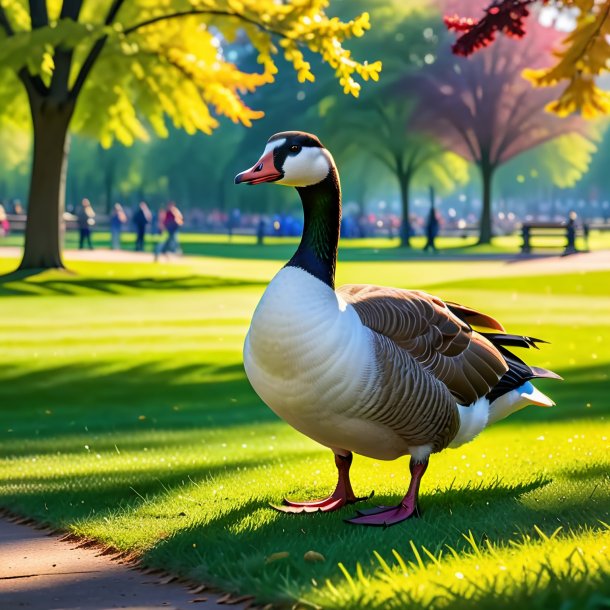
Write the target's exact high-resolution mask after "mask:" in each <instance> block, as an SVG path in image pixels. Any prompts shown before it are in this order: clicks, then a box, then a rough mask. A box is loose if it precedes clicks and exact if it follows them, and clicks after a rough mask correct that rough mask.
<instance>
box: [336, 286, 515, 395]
mask: <svg viewBox="0 0 610 610" xmlns="http://www.w3.org/2000/svg"><path fill="white" fill-rule="evenodd" d="M337 293H338V294H340V295H341V297H342V298H343V299H344V300H345V301H346V302H347V303H350V304H351V305H352V306H353V307H354V309H355V310H356V312H357V314H358V316H359V317H360V319H361V321H362V323H363V324H364V325H365V326H367V327H368V328H370V329H371V330H373V331H375V332H377V333H380V334H382V335H384V336H386V337H388V338H389V339H391V340H392V341H393V342H394V343H395V344H396V345H397V346H398V347H400V348H402V349H404V350H405V351H407V352H408V353H409V355H410V356H411V357H412V358H413V359H414V360H416V361H417V362H418V363H419V364H420V365H421V366H422V367H423V368H425V369H427V370H428V371H430V372H431V373H433V374H434V376H435V377H436V378H437V379H439V380H440V381H442V382H443V383H444V384H445V385H446V386H447V388H448V389H449V391H450V392H451V394H452V395H453V396H454V397H455V399H456V400H457V401H458V402H459V403H460V404H462V405H469V404H472V403H473V402H475V401H476V400H477V399H479V398H481V397H483V396H485V395H486V394H487V393H488V392H489V391H490V390H491V389H492V388H493V387H494V386H495V385H496V384H497V383H498V381H499V379H500V378H501V377H502V375H503V374H504V373H505V372H506V371H507V370H508V366H507V364H506V362H505V360H504V358H503V356H502V354H501V353H500V352H499V351H498V349H497V348H496V347H494V345H492V343H491V342H490V341H488V340H487V339H486V338H485V337H483V336H482V335H480V334H479V333H477V332H476V331H474V330H473V329H472V328H471V326H470V325H469V324H468V323H467V322H465V321H463V320H461V319H460V318H459V317H458V316H457V315H455V314H454V313H453V312H452V311H451V309H453V308H459V311H460V313H463V312H464V311H467V312H468V314H469V316H470V317H471V318H472V319H473V320H480V321H482V320H485V322H486V324H485V325H486V326H487V327H491V328H497V329H498V330H499V329H501V328H502V325H501V324H500V323H499V322H497V321H496V320H494V319H493V318H490V317H489V316H486V315H485V314H480V313H479V312H476V311H474V310H471V309H469V308H463V307H461V306H459V305H455V304H452V305H451V309H450V308H449V307H448V306H447V305H446V304H445V303H444V302H443V301H442V300H441V299H439V298H438V297H435V296H432V295H429V294H427V293H425V292H420V291H417V290H401V289H398V288H387V287H384V286H374V285H365V284H349V285H346V286H341V287H340V288H339V289H338V290H337ZM502 330H503V329H502Z"/></svg>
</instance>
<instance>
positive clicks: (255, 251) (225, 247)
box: [181, 239, 552, 263]
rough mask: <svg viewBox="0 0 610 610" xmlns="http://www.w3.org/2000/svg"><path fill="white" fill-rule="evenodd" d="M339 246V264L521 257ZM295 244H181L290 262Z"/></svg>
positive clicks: (192, 249)
mask: <svg viewBox="0 0 610 610" xmlns="http://www.w3.org/2000/svg"><path fill="white" fill-rule="evenodd" d="M343 243H344V242H340V243H339V262H340V263H341V262H372V261H375V262H382V261H405V260H417V261H476V260H481V261H484V260H506V261H512V260H514V259H516V258H518V259H519V260H522V259H523V258H524V257H523V256H522V255H520V254H519V252H517V251H515V252H501V251H500V252H498V251H495V252H493V251H491V252H490V251H489V250H480V249H478V247H477V246H467V245H466V246H455V247H451V248H445V249H442V250H439V251H438V252H436V253H429V252H423V251H422V249H421V248H403V247H389V248H386V247H381V248H375V247H359V246H351V245H350V246H348V247H342V245H343ZM297 245H298V239H296V240H292V241H291V242H288V243H270V244H265V245H263V246H259V245H256V244H238V243H235V244H233V243H218V242H210V243H205V242H203V243H202V242H188V241H182V242H181V246H182V249H183V252H184V254H187V255H190V256H210V257H220V258H232V259H258V260H278V261H282V260H284V261H286V260H289V259H290V258H291V257H292V255H293V254H294V251H295V250H296V248H297ZM548 256H552V254H549V253H536V254H532V255H528V257H526V258H545V257H548Z"/></svg>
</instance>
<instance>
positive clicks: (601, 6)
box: [523, 0, 610, 119]
mask: <svg viewBox="0 0 610 610" xmlns="http://www.w3.org/2000/svg"><path fill="white" fill-rule="evenodd" d="M570 4H571V5H572V6H575V7H577V8H579V9H580V13H579V15H578V18H577V22H576V28H575V29H574V31H572V32H570V33H569V34H568V35H567V36H566V38H565V40H564V41H563V47H564V48H563V50H561V51H558V52H556V53H555V55H556V56H557V58H558V61H557V63H556V64H555V65H554V66H552V67H551V68H548V69H544V70H525V71H524V73H523V76H524V77H525V78H527V79H528V80H529V81H531V82H532V83H533V84H534V85H535V86H537V87H552V86H555V85H558V84H560V83H562V82H565V81H567V82H568V84H567V86H566V87H565V89H564V90H563V91H562V93H561V95H560V96H559V98H558V99H557V100H556V101H554V102H551V103H550V104H549V105H548V106H547V109H548V110H549V111H551V112H554V113H556V114H558V115H559V116H568V115H570V114H572V113H574V112H580V113H582V115H583V117H585V118H587V119H591V118H595V117H597V116H600V115H605V114H610V94H609V93H608V92H606V91H603V90H602V89H600V88H599V87H598V86H597V85H596V78H597V77H599V76H600V75H602V74H604V73H605V72H608V68H609V66H610V43H609V42H608V39H609V37H610V0H603V1H598V2H594V1H593V0H573V1H572V2H570Z"/></svg>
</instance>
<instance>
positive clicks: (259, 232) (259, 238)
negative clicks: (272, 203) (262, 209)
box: [256, 216, 267, 246]
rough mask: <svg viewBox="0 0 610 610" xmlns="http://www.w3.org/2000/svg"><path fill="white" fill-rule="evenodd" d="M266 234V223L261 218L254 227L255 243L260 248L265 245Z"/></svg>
mask: <svg viewBox="0 0 610 610" xmlns="http://www.w3.org/2000/svg"><path fill="white" fill-rule="evenodd" d="M266 232H267V223H266V222H265V219H264V218H263V217H262V216H261V217H260V220H259V221H258V225H257V227H256V243H257V244H258V245H259V246H262V245H263V244H264V243H265V233H266Z"/></svg>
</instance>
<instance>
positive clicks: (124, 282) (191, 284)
mask: <svg viewBox="0 0 610 610" xmlns="http://www.w3.org/2000/svg"><path fill="white" fill-rule="evenodd" d="M52 273H53V276H52V277H49V278H45V277H44V276H43V277H40V276H41V273H39V272H25V271H23V272H14V273H11V274H9V275H5V276H2V277H0V296H49V295H75V294H87V293H89V294H91V293H104V294H109V295H112V294H125V293H130V292H137V291H148V290H151V291H171V290H179V291H184V290H210V289H216V288H240V287H246V286H263V285H266V283H263V282H258V281H251V280H245V279H244V280H241V279H229V278H218V277H214V276H202V275H185V276H178V277H138V278H133V279H131V278H113V277H100V278H91V277H80V276H78V275H76V274H72V273H70V272H67V271H66V272H64V271H59V272H58V271H56V270H54V271H53V272H52ZM58 273H61V274H64V273H65V277H57V274H58ZM32 277H34V278H36V277H38V279H37V281H28V279H30V278H32Z"/></svg>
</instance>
